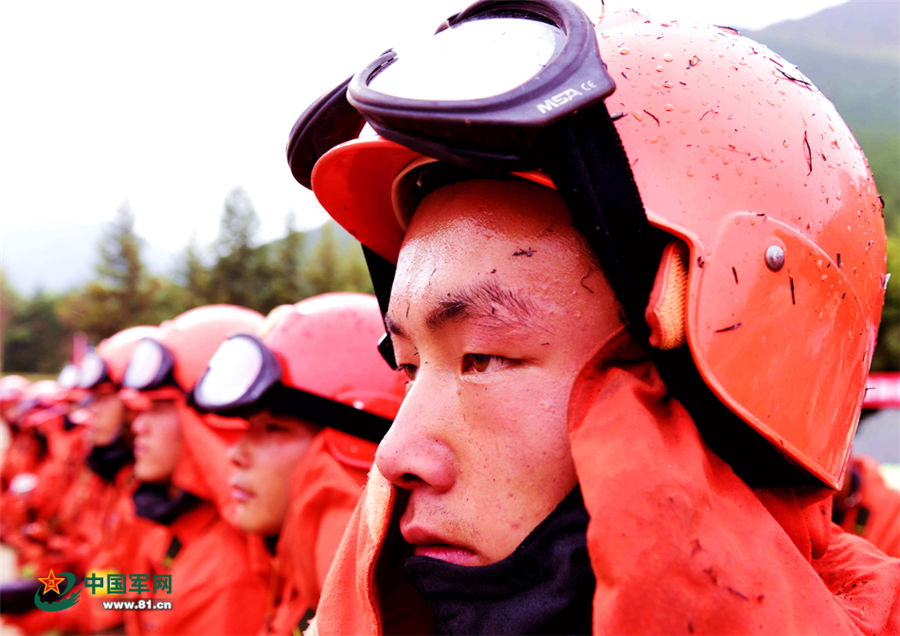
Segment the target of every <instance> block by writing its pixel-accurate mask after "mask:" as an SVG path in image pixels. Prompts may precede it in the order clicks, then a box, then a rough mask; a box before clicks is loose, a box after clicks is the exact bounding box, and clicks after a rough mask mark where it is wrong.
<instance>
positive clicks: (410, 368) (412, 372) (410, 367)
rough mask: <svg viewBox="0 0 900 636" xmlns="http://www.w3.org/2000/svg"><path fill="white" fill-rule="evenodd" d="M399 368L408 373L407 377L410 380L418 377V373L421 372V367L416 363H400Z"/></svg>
mask: <svg viewBox="0 0 900 636" xmlns="http://www.w3.org/2000/svg"><path fill="white" fill-rule="evenodd" d="M397 368H398V369H400V370H401V371H403V373H405V374H406V377H407V378H409V381H410V382H412V381H413V380H415V379H416V374H417V373H418V372H419V367H417V366H416V365H414V364H401V365H398V367H397Z"/></svg>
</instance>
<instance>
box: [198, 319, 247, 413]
mask: <svg viewBox="0 0 900 636" xmlns="http://www.w3.org/2000/svg"><path fill="white" fill-rule="evenodd" d="M261 346H262V345H260V344H259V343H257V341H256V340H254V339H253V338H251V337H249V336H233V337H231V338H229V339H228V340H226V341H225V342H223V343H222V344H221V345H220V346H219V348H218V349H217V350H216V353H215V354H214V355H213V357H212V359H210V361H209V367H208V368H207V371H206V373H205V374H204V376H203V377H202V378H201V379H200V381H199V382H198V383H197V386H196V387H195V388H194V400H195V401H196V403H197V404H198V405H199V406H201V407H202V408H205V409H218V408H222V407H225V406H230V405H233V404H235V403H236V402H237V401H238V400H239V399H240V398H242V397H244V396H245V395H247V394H248V393H249V392H250V389H251V388H253V387H254V385H255V384H256V383H257V382H258V380H259V378H260V376H261V375H262V371H263V363H264V359H263V352H262V349H261Z"/></svg>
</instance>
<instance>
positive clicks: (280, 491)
mask: <svg viewBox="0 0 900 636" xmlns="http://www.w3.org/2000/svg"><path fill="white" fill-rule="evenodd" d="M317 431H318V429H317V427H315V426H313V425H312V424H307V423H306V422H303V421H302V420H299V419H297V418H293V417H283V416H276V415H272V414H269V413H261V414H258V415H255V416H253V417H252V418H250V429H249V430H248V431H247V432H246V433H245V434H244V436H243V437H242V438H241V439H240V440H238V441H237V442H236V443H235V444H234V445H232V446H230V447H229V448H228V459H229V460H230V461H231V467H232V472H231V477H230V478H229V480H228V483H229V485H230V486H231V498H232V500H233V501H234V502H235V516H234V520H235V523H236V524H237V525H238V526H239V527H240V528H242V529H243V530H246V531H247V532H258V533H260V534H265V535H274V534H278V533H279V532H280V531H281V526H282V524H283V523H284V519H285V516H286V515H287V510H288V505H289V504H290V501H291V474H292V472H293V470H294V467H295V466H296V465H297V463H298V462H299V461H300V460H301V459H302V458H303V456H304V455H305V454H306V451H307V450H308V449H309V445H310V444H311V443H312V441H313V438H314V437H315V436H316V433H317Z"/></svg>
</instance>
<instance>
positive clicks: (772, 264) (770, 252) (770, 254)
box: [766, 245, 784, 272]
mask: <svg viewBox="0 0 900 636" xmlns="http://www.w3.org/2000/svg"><path fill="white" fill-rule="evenodd" d="M766 265H768V267H769V269H771V270H772V271H773V272H777V271H778V270H779V269H781V268H782V267H784V250H783V249H782V248H781V246H779V245H770V246H769V249H767V250H766Z"/></svg>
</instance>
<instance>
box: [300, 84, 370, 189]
mask: <svg viewBox="0 0 900 636" xmlns="http://www.w3.org/2000/svg"><path fill="white" fill-rule="evenodd" d="M351 79H352V78H347V80H346V81H344V82H342V83H341V84H339V85H338V86H336V87H335V88H333V89H332V90H330V91H329V92H327V93H325V94H324V95H322V96H321V97H320V98H319V99H317V100H316V101H315V102H313V103H312V104H311V105H310V106H309V107H308V108H307V109H306V110H305V111H303V114H302V115H300V119H298V120H297V123H295V124H294V128H293V130H291V136H290V141H289V142H288V148H287V156H288V163H289V165H290V167H291V172H292V173H293V175H294V178H295V179H297V181H298V182H300V183H301V184H302V185H303V186H305V187H307V188H310V189H312V184H311V177H312V170H313V166H315V165H316V162H317V161H318V160H319V158H320V157H321V156H322V155H324V154H325V153H326V152H328V151H329V150H331V149H332V148H334V147H335V146H337V145H339V144H342V143H344V142H345V141H350V140H351V139H356V138H357V137H358V136H359V133H360V131H362V129H363V126H364V125H365V123H366V122H365V120H364V119H363V117H362V115H360V114H359V111H357V110H356V109H355V108H353V106H351V105H350V102H348V101H347V86H348V85H349V84H350V80H351Z"/></svg>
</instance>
